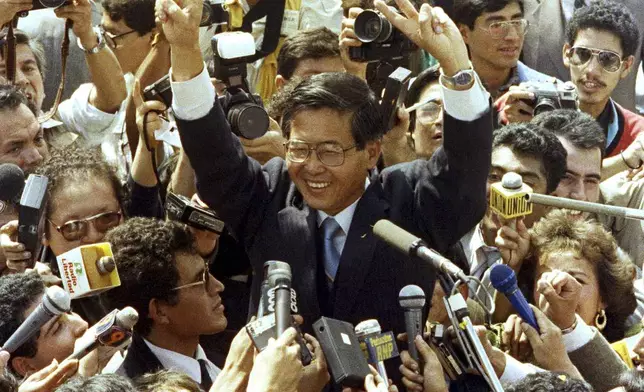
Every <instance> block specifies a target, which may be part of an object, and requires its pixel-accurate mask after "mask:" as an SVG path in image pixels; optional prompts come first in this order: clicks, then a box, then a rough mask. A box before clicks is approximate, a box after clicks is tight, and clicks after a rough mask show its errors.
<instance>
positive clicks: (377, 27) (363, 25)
mask: <svg viewBox="0 0 644 392" xmlns="http://www.w3.org/2000/svg"><path fill="white" fill-rule="evenodd" d="M354 30H355V33H356V36H357V37H358V39H359V40H360V41H362V42H364V43H368V42H384V41H386V40H387V39H389V36H391V31H392V26H391V23H389V21H388V20H387V19H386V18H385V17H384V16H382V15H381V14H379V13H377V12H375V11H370V10H366V11H363V12H361V13H360V15H358V17H357V18H356V21H355V24H354Z"/></svg>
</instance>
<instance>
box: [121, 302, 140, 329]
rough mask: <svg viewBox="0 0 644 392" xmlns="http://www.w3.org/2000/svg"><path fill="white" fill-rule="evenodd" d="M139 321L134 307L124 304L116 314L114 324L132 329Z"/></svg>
mask: <svg viewBox="0 0 644 392" xmlns="http://www.w3.org/2000/svg"><path fill="white" fill-rule="evenodd" d="M137 321H139V313H137V311H136V310H134V308H132V307H130V306H126V307H124V308H123V309H121V310H119V312H118V313H117V314H116V324H117V325H118V326H120V327H123V328H125V329H132V328H134V325H135V324H136V323H137Z"/></svg>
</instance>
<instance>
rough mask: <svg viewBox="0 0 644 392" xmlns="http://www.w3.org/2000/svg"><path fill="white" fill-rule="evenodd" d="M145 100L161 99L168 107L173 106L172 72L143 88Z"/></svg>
mask: <svg viewBox="0 0 644 392" xmlns="http://www.w3.org/2000/svg"><path fill="white" fill-rule="evenodd" d="M143 99H144V100H145V101H154V100H160V101H161V102H163V103H164V104H165V106H166V107H168V108H169V107H170V106H172V89H171V88H170V74H167V75H165V76H164V77H162V78H161V79H159V80H157V81H156V82H154V83H152V84H151V85H149V86H147V87H146V88H145V89H143Z"/></svg>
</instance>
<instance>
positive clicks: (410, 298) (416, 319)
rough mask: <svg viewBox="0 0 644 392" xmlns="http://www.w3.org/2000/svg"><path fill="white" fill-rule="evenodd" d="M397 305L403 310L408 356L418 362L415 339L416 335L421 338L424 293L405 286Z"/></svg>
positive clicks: (417, 288)
mask: <svg viewBox="0 0 644 392" xmlns="http://www.w3.org/2000/svg"><path fill="white" fill-rule="evenodd" d="M398 303H400V307H401V308H403V309H404V310H405V330H406V331H407V345H408V346H409V347H408V350H409V355H411V357H412V358H414V359H415V360H416V362H418V350H416V342H415V339H416V336H417V335H420V336H423V324H424V320H423V307H424V306H425V292H424V291H423V289H421V288H420V287H418V286H416V285H414V284H410V285H407V286H405V287H403V288H402V290H400V294H398Z"/></svg>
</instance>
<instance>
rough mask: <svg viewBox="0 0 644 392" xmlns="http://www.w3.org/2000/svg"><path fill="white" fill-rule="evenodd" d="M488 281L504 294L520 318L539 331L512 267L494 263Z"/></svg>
mask: <svg viewBox="0 0 644 392" xmlns="http://www.w3.org/2000/svg"><path fill="white" fill-rule="evenodd" d="M490 282H491V283H492V287H494V288H495V289H496V290H497V291H500V292H501V293H503V295H505V296H506V298H507V299H508V301H510V303H511V304H512V306H513V307H514V309H515V310H516V311H517V312H518V313H519V316H521V319H523V321H525V322H526V323H528V324H530V325H531V326H532V327H533V328H534V329H536V330H537V332H539V325H538V324H537V319H536V318H535V317H534V312H533V311H532V308H530V305H528V301H526V299H525V297H524V296H523V293H522V292H521V290H519V287H518V286H517V276H516V275H515V273H514V271H513V270H512V268H510V267H508V266H507V265H504V264H495V265H494V266H492V269H491V270H490Z"/></svg>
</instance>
